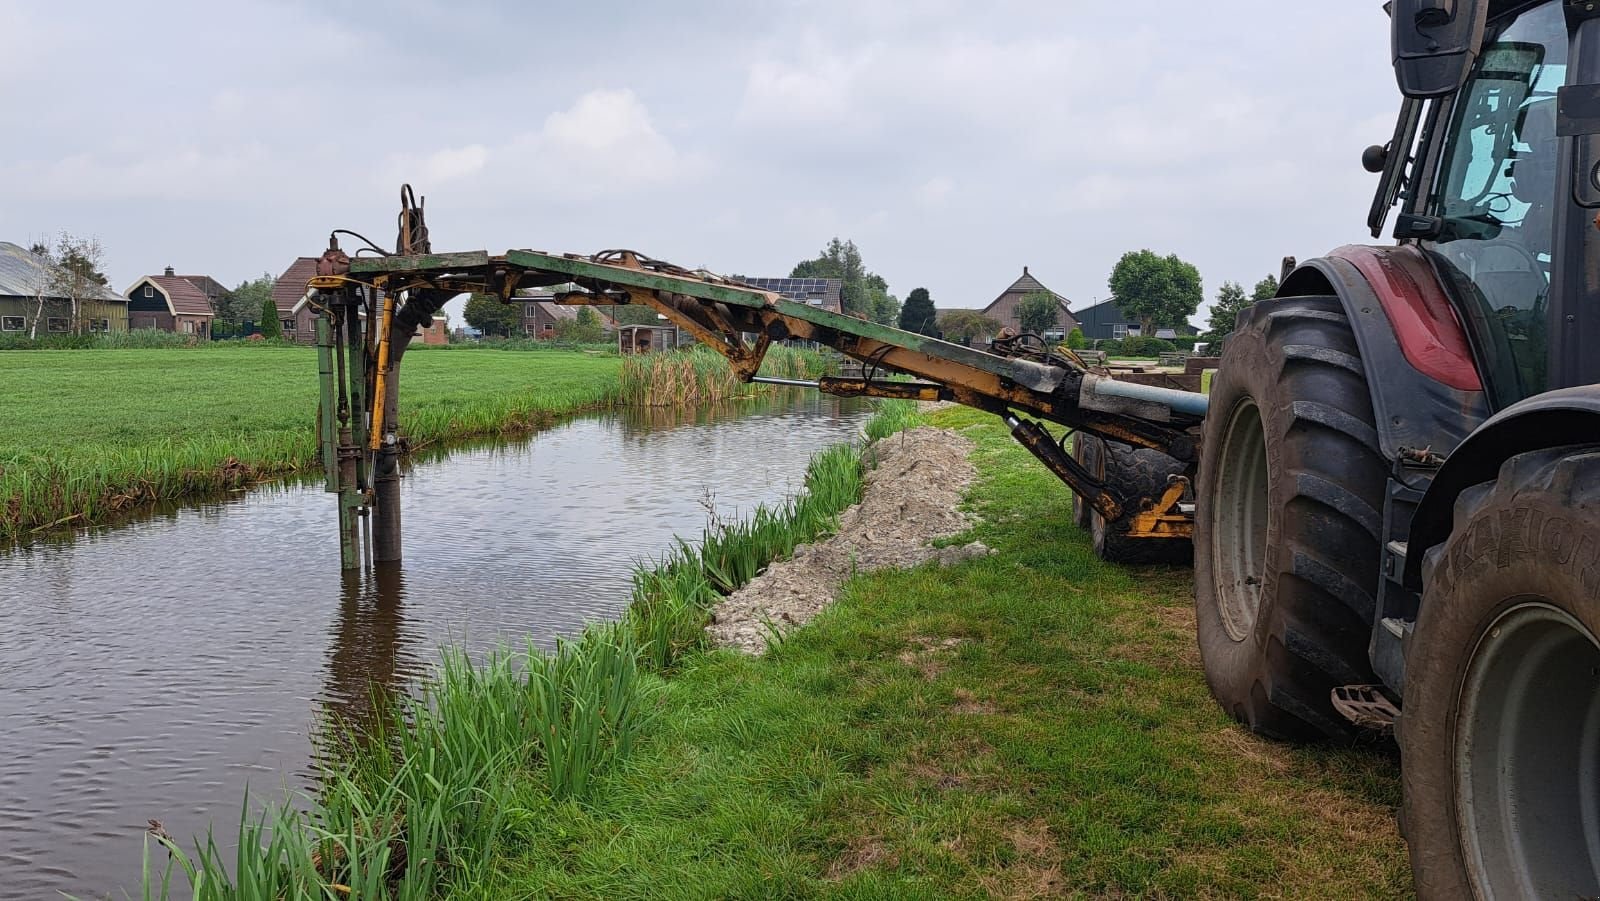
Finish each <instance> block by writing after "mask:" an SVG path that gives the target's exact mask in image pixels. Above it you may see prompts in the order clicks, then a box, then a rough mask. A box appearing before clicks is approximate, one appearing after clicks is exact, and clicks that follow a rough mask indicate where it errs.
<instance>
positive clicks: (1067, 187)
mask: <svg viewBox="0 0 1600 901" xmlns="http://www.w3.org/2000/svg"><path fill="white" fill-rule="evenodd" d="M0 47H3V48H4V49H3V50H0V109H3V110H4V112H5V117H6V120H7V126H8V127H7V128H6V129H5V132H6V140H5V141H4V143H3V144H0V240H10V241H15V242H18V243H26V242H27V241H28V240H30V239H32V238H35V237H41V236H49V235H52V234H54V233H55V232H57V231H59V230H62V229H65V230H68V231H71V232H73V233H76V234H92V235H96V236H98V237H99V238H100V239H101V241H102V242H103V243H104V245H105V247H106V250H107V253H108V264H109V265H108V271H109V274H110V276H111V278H112V281H113V283H114V286H115V287H117V288H118V289H122V288H125V287H127V285H128V284H130V283H131V282H133V281H134V280H135V279H136V278H137V277H139V276H140V275H143V274H147V273H152V272H158V271H159V270H160V269H161V268H162V267H163V266H167V265H171V266H174V267H176V268H178V269H179V270H181V271H184V272H193V273H206V274H210V275H213V276H215V277H216V278H217V279H219V280H221V281H223V282H225V283H227V284H229V285H233V284H236V283H238V282H239V281H241V280H243V279H245V278H249V277H253V276H255V275H258V274H260V273H261V272H263V271H267V272H271V273H274V274H276V273H278V272H280V271H281V270H283V269H284V268H285V267H286V266H287V265H288V264H289V262H290V261H291V260H292V259H293V258H294V257H295V256H298V255H302V254H305V255H314V254H317V253H319V252H320V251H321V249H322V247H323V246H324V245H325V241H326V235H327V233H328V231H329V230H330V229H332V228H335V227H345V228H353V229H355V230H357V231H361V232H365V233H367V234H369V235H370V236H371V237H373V238H375V239H377V240H379V241H380V242H381V243H389V242H392V241H393V232H394V225H393V223H394V214H395V211H396V209H397V204H398V189H399V184H400V182H402V181H410V182H412V183H413V184H414V185H415V187H416V189H417V190H418V192H419V193H421V194H424V195H426V196H427V198H428V213H429V226H430V229H431V233H432V237H433V241H434V246H435V248H436V249H440V250H465V249H483V248H487V249H489V250H491V251H493V252H500V251H504V250H506V249H507V248H510V247H535V248H540V249H547V250H562V251H583V252H592V251H595V250H599V249H603V248H609V247H633V248H637V249H639V250H642V251H644V252H646V253H648V254H650V255H652V256H657V257H662V258H665V259H670V260H673V261H675V262H678V263H681V264H685V265H691V266H706V267H708V268H711V269H713V270H717V271H721V272H741V273H745V274H749V275H787V274H788V271H789V269H790V268H791V267H792V266H793V265H794V263H795V262H797V261H799V260H800V259H803V258H806V257H809V256H813V255H814V254H815V253H816V252H817V251H818V250H819V249H820V248H821V247H822V245H823V244H824V243H826V241H827V240H828V239H829V238H830V237H833V236H835V235H837V236H840V237H843V238H850V239H853V240H855V241H856V243H857V244H859V245H860V247H861V249H862V251H863V253H864V255H865V258H866V261H867V264H868V266H869V267H870V268H872V269H874V270H875V271H877V272H879V273H880V274H882V275H883V276H885V277H886V278H887V279H888V280H889V283H890V286H891V289H892V290H893V291H894V292H895V293H896V294H898V295H900V296H902V297H904V295H905V294H906V293H907V292H908V291H909V290H910V289H912V288H915V287H919V286H923V287H927V288H928V289H929V290H930V291H931V292H932V294H933V297H934V300H935V302H936V303H937V304H938V305H939V306H940V307H941V308H944V307H980V306H983V305H984V304H986V303H988V302H989V301H990V300H992V299H993V298H994V296H995V295H997V294H998V293H1000V291H1001V290H1003V289H1004V288H1005V287H1006V286H1007V285H1008V284H1009V283H1010V282H1011V281H1012V280H1014V279H1015V278H1016V277H1017V276H1018V275H1019V274H1020V273H1021V269H1022V267H1023V266H1024V265H1027V266H1030V267H1031V268H1032V271H1033V273H1034V274H1035V275H1037V276H1038V277H1039V278H1040V279H1041V280H1043V281H1044V282H1045V283H1046V284H1047V285H1049V286H1050V287H1051V288H1052V289H1054V290H1056V291H1057V292H1059V293H1062V294H1064V295H1066V296H1067V297H1068V298H1069V299H1071V300H1072V302H1073V306H1074V308H1082V307H1084V306H1087V305H1088V304H1089V303H1090V302H1092V301H1093V300H1094V299H1096V298H1103V297H1105V296H1106V293H1107V292H1106V278H1107V275H1108V274H1109V272H1110V269H1111V267H1112V265H1113V264H1114V263H1115V262H1116V260H1117V258H1118V257H1119V256H1120V255H1121V254H1122V253H1123V252H1124V251H1126V250H1131V249H1138V248H1142V247H1148V248H1151V249H1153V250H1157V251H1160V252H1163V253H1168V252H1173V253H1177V254H1179V255H1181V256H1183V257H1184V258H1186V259H1188V260H1190V261H1192V262H1194V263H1195V264H1196V265H1197V266H1199V268H1200V271H1201V274H1202V275H1203V276H1204V278H1205V284H1206V293H1207V296H1208V297H1210V296H1212V295H1214V294H1215V291H1216V288H1217V286H1218V285H1220V284H1221V282H1222V281H1223V280H1226V279H1232V280H1238V281H1241V282H1244V283H1245V284H1246V286H1247V287H1248V285H1249V284H1251V283H1253V282H1254V281H1255V280H1257V279H1259V278H1261V277H1262V276H1263V275H1265V274H1267V273H1268V272H1275V271H1276V269H1277V267H1278V260H1279V258H1280V257H1282V256H1283V255H1285V254H1294V255H1298V256H1300V257H1301V258H1306V257H1311V256H1316V255H1318V254H1321V253H1323V252H1326V251H1327V250H1329V249H1331V248H1332V247H1334V246H1336V245H1339V244H1342V243H1349V242H1352V241H1360V240H1364V239H1365V238H1366V236H1365V231H1364V228H1363V221H1364V219H1365V210H1366V207H1367V205H1368V203H1369V202H1370V199H1371V195H1372V189H1373V187H1374V180H1373V176H1370V175H1368V174H1366V173H1365V172H1363V171H1362V170H1361V168H1360V165H1359V159H1360V152H1361V149H1362V148H1363V147H1365V146H1366V145H1368V144H1372V143H1379V142H1382V141H1383V140H1385V139H1386V138H1387V136H1388V133H1389V131H1390V129H1391V125H1392V122H1393V118H1394V113H1395V111H1396V109H1397V108H1398V94H1397V93H1396V91H1395V89H1394V85H1393V79H1392V75H1391V73H1390V69H1389V65H1388V59H1387V55H1388V38H1387V31H1386V23H1385V20H1384V17H1383V14H1382V12H1381V10H1380V3H1379V2H1378V0H1359V2H1338V3H1315V4H1313V3H1300V2H1293V3H1290V2H1284V0H1214V2H1207V3H1181V2H1176V0H1165V2H1157V3H1137V4H1136V3H1121V4H1105V3H1082V2H1073V0H1054V2H1033V0H991V2H984V3H979V2H958V0H776V2H734V0H679V2H675V3H670V4H653V5H651V6H649V7H643V6H642V5H640V4H628V3H616V2H588V3H583V4H551V3H509V2H507V3H496V2H487V0H454V2H449V3H445V2H435V0H400V2H390V3H383V4H365V3H355V2H338V0H334V2H318V3H309V2H307V3H299V2H277V3H265V2H255V3H252V2H234V3H198V2H196V3H190V2H170V3H168V2H157V3H149V4H132V3H123V2H119V3H88V2H61V3H51V4H46V3H42V2H38V3H33V2H27V3H25V2H17V0H0ZM1200 318H1201V320H1202V321H1203V314H1202V316H1201V317H1200Z"/></svg>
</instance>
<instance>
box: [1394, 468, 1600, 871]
mask: <svg viewBox="0 0 1600 901" xmlns="http://www.w3.org/2000/svg"><path fill="white" fill-rule="evenodd" d="M1423 585H1424V588H1423V600H1422V610H1421V614H1420V615H1419V617H1418V620H1417V627H1416V632H1415V634H1414V635H1413V637H1412V640H1411V646H1410V648H1409V650H1408V651H1407V653H1406V689H1405V712H1404V714H1403V715H1402V716H1401V718H1400V724H1399V737H1400V748H1401V754H1402V756H1403V758H1404V760H1405V766H1404V768H1403V769H1402V773H1401V780H1402V782H1403V784H1404V787H1405V816H1404V822H1405V829H1406V841H1407V842H1408V844H1409V845H1410V849H1411V868H1412V873H1413V876H1414V879H1415V881H1416V886H1417V893H1418V895H1419V896H1421V897H1422V898H1423V899H1425V901H1426V899H1434V898H1441V899H1442V898H1450V899H1454V898H1595V897H1600V641H1597V636H1600V447H1592V446H1591V447H1564V448H1555V449H1551V450H1542V451H1535V452H1532V453H1525V454H1519V455H1518V456H1515V457H1512V458H1511V459H1510V460H1508V461H1506V463H1505V464H1504V465H1502V466H1501V467H1500V472H1499V477H1498V478H1497V479H1496V480H1495V481H1493V482H1485V483H1484V484H1482V485H1478V486H1475V487H1473V488H1469V489H1467V490H1466V491H1464V492H1462V493H1461V495H1460V497H1458V498H1457V500H1456V506H1455V522H1454V526H1453V528H1452V530H1451V533H1450V538H1449V540H1448V541H1447V542H1445V543H1444V544H1442V545H1440V546H1438V547H1435V548H1432V549H1431V550H1429V551H1428V553H1427V556H1426V557H1424V560H1423Z"/></svg>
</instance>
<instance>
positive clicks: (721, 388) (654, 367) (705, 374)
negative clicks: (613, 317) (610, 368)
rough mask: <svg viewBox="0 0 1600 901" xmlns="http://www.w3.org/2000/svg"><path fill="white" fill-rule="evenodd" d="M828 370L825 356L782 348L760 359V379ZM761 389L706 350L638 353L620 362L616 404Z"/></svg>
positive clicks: (660, 403) (690, 400)
mask: <svg viewBox="0 0 1600 901" xmlns="http://www.w3.org/2000/svg"><path fill="white" fill-rule="evenodd" d="M832 368H833V363H832V360H831V358H830V357H828V356H827V355H826V354H823V353H821V352H819V351H815V350H811V349H809V348H803V347H790V346H788V345H784V344H778V345H774V346H772V347H770V348H768V349H767V353H766V356H765V357H763V358H762V361H761V375H764V376H769V377H772V378H788V379H815V378H819V377H821V376H824V375H827V374H828V373H829V372H830V371H832ZM763 388H764V386H761V385H748V384H745V383H743V382H740V381H739V379H738V378H737V377H736V376H735V375H734V374H733V367H732V366H730V365H729V364H728V360H727V358H726V357H724V356H722V355H721V354H719V353H717V352H716V351H714V350H712V349H711V348H709V347H692V348H688V349H685V350H674V351H666V352H663V353H649V354H639V355H637V356H630V357H625V358H624V359H623V361H622V378H621V391H620V396H621V400H622V402H623V403H625V404H631V405H634V406H644V407H667V406H684V405H690V406H692V405H696V404H707V403H714V402H716V401H721V400H727V399H729V398H734V397H740V396H748V395H751V394H755V393H758V392H759V391H760V390H763Z"/></svg>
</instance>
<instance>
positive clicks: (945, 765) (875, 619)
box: [472, 410, 1410, 899]
mask: <svg viewBox="0 0 1600 901" xmlns="http://www.w3.org/2000/svg"><path fill="white" fill-rule="evenodd" d="M934 422H935V424H937V425H945V426H951V427H958V428H961V429H962V430H963V431H964V432H965V433H966V434H968V435H970V436H971V437H973V438H974V439H975V440H976V441H977V442H978V450H977V452H976V456H975V462H976V463H977V464H978V468H979V472H980V484H979V485H978V486H977V488H976V489H975V492H974V496H973V500H972V504H973V506H974V508H975V509H976V511H977V512H978V513H979V514H981V515H982V517H983V518H984V522H983V524H982V525H980V526H979V527H978V528H977V529H976V530H975V532H974V534H973V536H972V537H974V538H978V539H981V540H983V541H984V542H986V543H988V544H989V545H990V546H991V547H993V548H994V549H995V550H996V553H995V554H994V555H993V556H991V557H989V558H987V559H983V560H978V561H973V562H969V563H966V564H962V565H961V566H958V567H954V568H950V569H937V568H932V567H922V568H919V569H916V570H912V571H907V572H884V573H878V574H873V575H867V576H862V577H858V578H857V579H855V580H853V581H852V582H851V583H850V584H849V585H848V586H847V588H846V592H845V595H844V597H843V598H842V600H841V602H840V603H839V604H837V605H836V606H835V607H833V608H832V609H830V610H829V611H827V612H826V613H824V614H823V615H822V616H821V617H820V618H819V619H817V620H816V621H815V622H814V623H813V624H811V625H810V626H808V627H807V628H805V629H802V630H800V631H798V632H795V633H793V634H791V635H790V636H789V637H788V638H787V639H786V640H785V641H784V642H783V643H782V645H781V646H779V647H778V648H777V649H775V650H774V651H773V652H771V653H769V654H768V655H767V656H766V657H763V658H756V659H751V658H744V657H740V656H737V655H735V654H732V653H730V652H718V653H710V654H700V655H691V656H689V657H687V658H685V659H684V660H683V661H682V664H681V668H680V670H679V671H678V672H677V673H676V674H675V675H674V676H673V678H671V679H667V680H663V681H662V682H661V684H660V687H659V699H660V700H659V704H660V708H659V709H658V710H657V711H656V713H657V716H656V717H655V723H656V726H655V729H654V730H653V732H652V734H651V735H650V736H649V737H647V738H646V739H644V740H643V741H642V742H641V745H640V747H639V749H638V750H637V751H636V752H635V754H634V756H633V757H632V758H631V760H629V761H628V762H627V764H626V765H625V766H624V767H622V769H621V770H620V772H618V773H615V774H613V775H611V776H609V777H607V778H606V779H605V780H603V781H602V782H601V784H599V785H598V786H597V787H596V790H595V791H594V792H593V794H592V796H591V797H590V798H589V799H588V800H587V801H585V802H582V803H576V802H571V801H567V802H558V801H554V800H551V798H550V796H549V794H548V792H546V791H544V790H543V786H542V785H539V784H537V783H535V782H533V781H530V782H528V783H527V784H526V785H525V787H524V789H523V790H522V791H520V792H518V793H517V795H518V806H519V808H520V809H521V810H523V811H524V812H525V814H524V815H522V816H520V817H518V818H516V819H515V820H514V821H513V822H511V823H508V835H507V836H506V837H505V839H504V841H503V843H502V845H501V848H502V856H501V857H500V858H497V859H496V860H495V861H494V862H493V864H492V866H491V869H490V870H489V871H488V872H486V873H484V874H483V875H482V881H481V882H479V883H478V884H476V885H475V886H474V887H473V892H474V894H472V897H569V898H607V899H610V898H734V897H739V898H785V897H790V898H811V897H819V898H963V897H972V898H977V897H1018V898H1032V897H1043V896H1055V895H1066V896H1113V897H1117V896H1144V897H1174V898H1190V897H1218V898H1224V897H1225V898H1250V897H1316V898H1355V897H1397V896H1404V895H1407V894H1408V893H1409V891H1410V887H1409V882H1410V880H1409V872H1408V869H1407V864H1406V859H1405V854H1404V846H1403V844H1402V842H1401V840H1400V838H1399V835H1398V831H1397V829H1396V826H1395V811H1396V807H1397V804H1398V802H1399V786H1398V781H1397V779H1396V774H1397V772H1398V764H1397V762H1396V760H1394V759H1393V758H1392V757H1391V756H1388V755H1387V754H1384V753H1381V752H1378V751H1364V750H1351V749H1332V748H1301V749H1295V748H1289V747H1286V746H1283V745H1277V744H1272V743H1269V742H1265V741H1262V740H1260V739H1257V738H1255V737H1253V736H1250V735H1248V734H1246V733H1245V732H1243V731H1242V730H1241V729H1239V728H1238V727H1237V726H1235V725H1234V724H1233V723H1232V722H1231V721H1230V720H1229V719H1228V718H1227V717H1226V716H1224V715H1223V714H1222V713H1221V712H1220V711H1219V710H1218V709H1217V708H1216V706H1215V705H1214V704H1213V703H1212V701H1211V699H1210V697H1209V695H1208V694H1207V691H1206V687H1205V682H1204V679H1203V676H1202V674H1201V671H1200V668H1199V661H1198V658H1197V655H1196V652H1195V650H1194V634H1193V616H1192V612H1191V601H1190V574H1189V573H1188V572H1187V571H1185V570H1132V569H1122V568H1118V567H1113V566H1109V565H1106V564H1102V563H1100V562H1099V561H1097V560H1095V559H1094V558H1093V556H1092V554H1091V552H1090V549H1089V545H1088V542H1087V541H1086V540H1085V537H1084V536H1083V535H1082V534H1081V533H1079V532H1077V531H1076V530H1075V529H1074V528H1073V527H1072V526H1071V524H1070V522H1069V511H1070V505H1069V504H1068V496H1067V494H1066V491H1065V489H1064V488H1063V487H1062V486H1061V485H1060V484H1059V483H1058V482H1056V480H1055V479H1054V478H1053V477H1052V476H1051V475H1050V474H1049V473H1047V472H1046V471H1045V470H1044V468H1043V467H1041V466H1039V465H1038V464H1037V463H1036V462H1035V461H1034V460H1033V459H1032V458H1031V457H1029V456H1028V454H1027V452H1026V451H1024V450H1022V449H1021V448H1020V447H1018V446H1016V445H1015V444H1014V443H1013V442H1012V441H1011V439H1010V438H1009V437H1008V436H1007V435H1006V433H1005V431H1004V429H1003V428H1001V427H1000V426H999V425H998V424H997V423H995V422H994V420H993V417H987V416H983V415H981V414H977V413H973V412H971V411H961V410H957V411H946V412H941V413H939V414H937V415H936V416H935V420H934Z"/></svg>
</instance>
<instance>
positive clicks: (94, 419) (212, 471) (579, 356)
mask: <svg viewBox="0 0 1600 901" xmlns="http://www.w3.org/2000/svg"><path fill="white" fill-rule="evenodd" d="M621 365H622V364H621V361H620V360H619V359H618V358H616V357H608V356H601V355H593V354H585V353H578V352H563V351H547V352H540V353H491V352H486V351H482V352H480V351H461V352H452V353H440V352H436V351H428V350H414V351H412V352H411V353H409V354H407V356H406V362H405V368H404V375H403V379H402V389H401V413H400V425H401V429H402V431H404V432H405V433H406V434H407V435H408V436H410V438H411V439H412V442H413V445H418V444H426V443H429V442H433V441H437V440H440V439H444V438H454V437H466V436H470V435H482V434H493V433H498V432H503V431H514V430H518V429H524V428H528V427H532V426H535V425H538V424H541V423H543V422H547V421H548V420H549V419H550V418H551V417H552V416H554V415H557V414H560V413H565V412H570V411H573V410H576V409H582V408H585V407H592V406H595V405H598V404H603V403H607V402H609V401H610V400H611V399H612V398H613V397H614V396H615V393H616V390H617V375H618V373H619V371H620V370H621ZM0 382H3V383H4V384H5V385H6V386H7V388H8V390H7V392H6V397H5V400H4V401H3V402H0V504H3V507H0V535H9V536H11V537H15V536H16V535H18V534H22V533H26V532H27V531H29V530H31V529H34V528H37V527H39V526H42V525H46V524H50V523H55V522H58V521H60V520H63V519H66V520H68V521H69V522H71V523H73V524H82V523H88V522H95V521H99V520H101V519H104V518H105V517H106V516H108V515H112V514H114V513H115V512H116V511H117V510H118V509H122V508H127V507H132V506H135V505H138V504H141V503H145V502H148V501H150V500H155V499H167V498H176V497H182V496H184V495H186V494H192V493H195V492H199V491H204V490H208V489H215V488H221V487H231V486H235V485H238V484H241V483H243V482H247V481H248V480H250V479H254V478H259V477H263V476H272V475H281V474H285V473H290V472H294V471H296V470H299V469H302V468H304V467H306V466H308V465H312V464H314V462H315V460H314V458H315V454H316V444H315V434H314V428H315V423H316V405H317V361H316V354H315V353H314V352H313V351H312V350H311V349H309V348H296V347H203V348H176V349H148V350H96V351H28V352H16V353H5V354H0ZM230 461H232V462H230Z"/></svg>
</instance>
